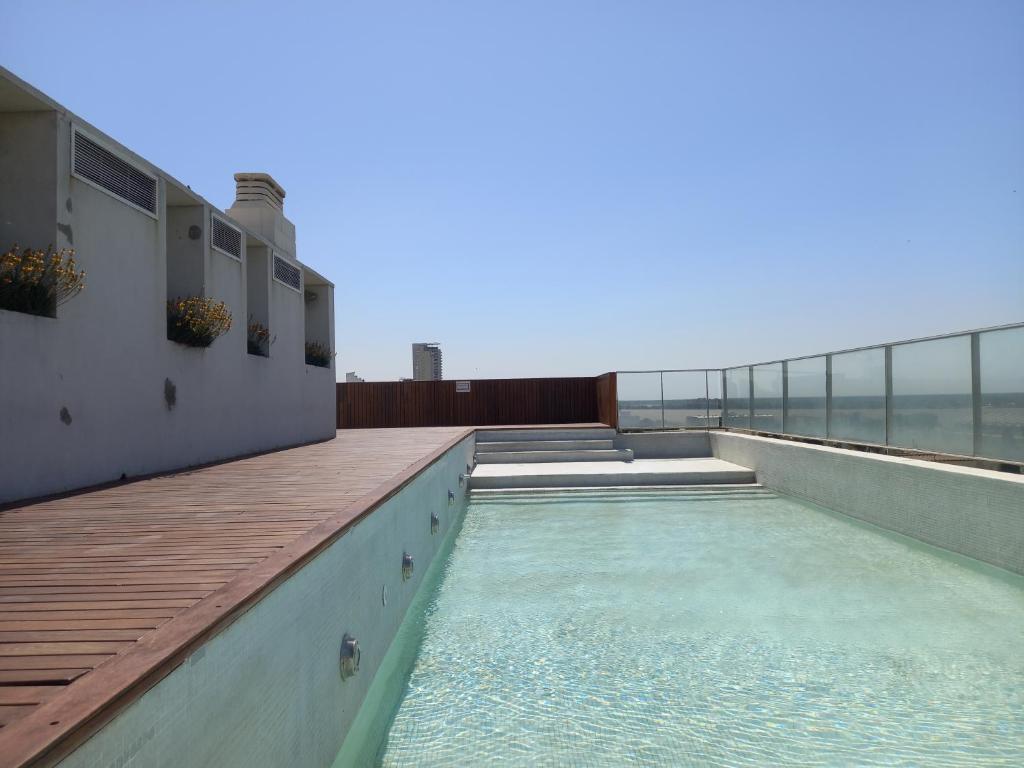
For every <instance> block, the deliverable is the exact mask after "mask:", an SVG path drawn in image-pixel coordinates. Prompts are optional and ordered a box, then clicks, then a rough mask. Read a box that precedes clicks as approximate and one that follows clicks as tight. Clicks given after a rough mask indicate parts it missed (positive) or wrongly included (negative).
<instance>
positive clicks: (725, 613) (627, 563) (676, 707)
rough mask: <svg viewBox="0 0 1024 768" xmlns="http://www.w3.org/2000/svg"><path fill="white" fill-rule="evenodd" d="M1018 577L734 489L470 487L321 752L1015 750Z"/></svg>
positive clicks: (966, 757) (1022, 600)
mask: <svg viewBox="0 0 1024 768" xmlns="http://www.w3.org/2000/svg"><path fill="white" fill-rule="evenodd" d="M1022 638H1024V578H1021V577H1017V576H1014V575H1011V574H1009V573H1007V572H1004V571H1000V570H998V569H995V568H991V567H988V566H985V565H983V564H980V563H978V562H976V561H973V560H970V559H968V558H964V557H960V556H956V555H952V554H948V553H945V552H944V551H942V550H938V549H935V548H932V547H928V546H926V545H922V544H919V543H917V542H914V541H913V540H910V539H906V538H904V537H900V536H897V535H895V534H890V533H887V532H885V531H882V530H880V529H876V528H873V527H870V526H867V525H864V524H861V523H858V522H856V521H854V520H852V519H850V518H847V517H844V516H841V515H837V514H834V513H831V512H829V511H827V510H824V509H821V508H818V507H814V506H811V505H807V504H804V503H802V502H798V501H796V500H793V499H790V498H787V497H783V496H780V495H777V494H775V493H773V492H771V491H768V490H765V489H761V488H754V487H746V488H736V489H690V490H678V491H667V490H654V491H647V492H631V491H601V492H595V491H587V492H568V493H537V494H530V493H504V494H501V495H482V494H480V493H474V495H473V498H472V500H471V503H470V505H469V508H468V510H467V512H466V517H465V520H464V523H463V527H462V530H461V532H460V533H459V535H458V537H457V538H456V540H455V543H454V547H453V549H452V551H451V552H450V554H449V555H448V557H447V558H441V559H439V561H438V567H437V568H436V569H435V573H434V574H433V576H432V578H430V579H428V580H427V581H426V582H425V583H424V586H423V589H422V591H421V595H420V597H419V598H418V600H417V605H416V606H414V608H413V609H412V610H410V612H409V614H408V616H407V619H406V621H405V623H404V624H403V627H402V630H401V631H400V633H399V635H398V637H397V638H396V640H395V643H394V644H393V646H392V648H391V650H390V651H389V653H388V658H387V659H386V660H385V663H384V666H383V667H382V669H381V672H380V673H378V676H377V678H376V679H375V681H374V685H373V690H371V693H370V695H369V696H368V698H367V701H366V704H364V708H363V711H362V712H361V713H360V716H359V721H358V723H357V725H358V727H354V728H353V730H352V732H351V733H350V735H349V739H348V740H347V741H346V744H345V748H344V749H343V751H342V754H341V755H340V756H339V759H338V762H337V763H336V765H339V766H340V765H385V766H405V765H417V766H449V765H560V766H561V765H588V766H605V765H607V766H619V765H672V766H676V765H730V766H732V765H777V764H801V765H848V764H858V765H904V764H907V765H910V764H913V765H917V764H928V765H964V764H971V765H1008V764H1019V763H1020V761H1021V760H1024V653H1022V652H1021V645H1022V642H1021V641H1022Z"/></svg>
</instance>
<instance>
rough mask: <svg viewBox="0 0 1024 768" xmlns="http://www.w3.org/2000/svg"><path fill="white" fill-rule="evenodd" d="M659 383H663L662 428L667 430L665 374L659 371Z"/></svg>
mask: <svg viewBox="0 0 1024 768" xmlns="http://www.w3.org/2000/svg"><path fill="white" fill-rule="evenodd" d="M658 381H660V382H661V428H662V429H664V428H665V372H664V371H658Z"/></svg>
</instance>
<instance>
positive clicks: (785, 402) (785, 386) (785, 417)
mask: <svg viewBox="0 0 1024 768" xmlns="http://www.w3.org/2000/svg"><path fill="white" fill-rule="evenodd" d="M788 421H789V361H788V360H783V361H782V434H784V435H787V434H789V430H788V429H786V426H787V422H788Z"/></svg>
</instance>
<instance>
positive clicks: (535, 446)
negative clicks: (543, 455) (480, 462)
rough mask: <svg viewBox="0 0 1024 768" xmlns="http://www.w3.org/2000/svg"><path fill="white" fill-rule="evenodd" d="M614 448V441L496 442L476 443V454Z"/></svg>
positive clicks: (478, 441)
mask: <svg viewBox="0 0 1024 768" xmlns="http://www.w3.org/2000/svg"><path fill="white" fill-rule="evenodd" d="M614 447H615V441H614V440H497V441H494V442H482V441H480V440H477V441H476V452H477V453H504V452H506V451H600V450H611V449H612V448H614Z"/></svg>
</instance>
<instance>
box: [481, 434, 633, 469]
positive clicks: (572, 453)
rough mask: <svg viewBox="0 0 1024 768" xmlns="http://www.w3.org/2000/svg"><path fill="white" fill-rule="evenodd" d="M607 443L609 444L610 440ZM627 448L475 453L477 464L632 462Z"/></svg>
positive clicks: (631, 453)
mask: <svg viewBox="0 0 1024 768" xmlns="http://www.w3.org/2000/svg"><path fill="white" fill-rule="evenodd" d="M608 442H611V441H610V440H609V441H608ZM632 460H633V451H632V450H631V449H629V448H619V449H615V448H609V449H604V450H601V449H598V450H565V449H555V448H544V449H540V450H530V451H491V452H489V453H487V452H485V453H477V455H476V462H477V464H539V463H550V462H566V461H632Z"/></svg>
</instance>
